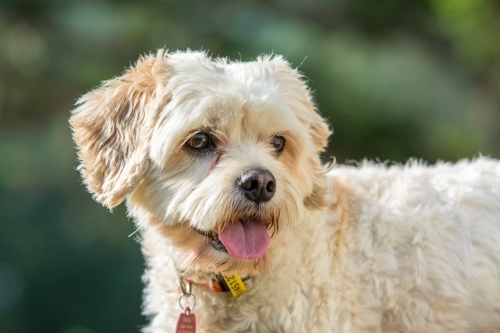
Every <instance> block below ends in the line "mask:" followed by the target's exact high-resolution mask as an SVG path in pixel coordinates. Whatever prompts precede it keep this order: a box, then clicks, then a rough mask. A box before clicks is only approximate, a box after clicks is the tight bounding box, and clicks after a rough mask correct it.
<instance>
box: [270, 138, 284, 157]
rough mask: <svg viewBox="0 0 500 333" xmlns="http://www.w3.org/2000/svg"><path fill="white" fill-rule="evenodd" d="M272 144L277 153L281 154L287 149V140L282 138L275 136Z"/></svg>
mask: <svg viewBox="0 0 500 333" xmlns="http://www.w3.org/2000/svg"><path fill="white" fill-rule="evenodd" d="M272 144H273V147H274V149H275V150H276V153H278V154H279V153H281V152H282V151H283V148H285V138H284V137H282V136H275V137H273V140H272Z"/></svg>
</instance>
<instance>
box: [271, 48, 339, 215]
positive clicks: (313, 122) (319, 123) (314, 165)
mask: <svg viewBox="0 0 500 333" xmlns="http://www.w3.org/2000/svg"><path fill="white" fill-rule="evenodd" d="M268 60H269V62H270V64H271V65H272V66H273V68H274V69H275V70H276V71H277V72H278V73H280V74H281V77H279V80H280V82H283V83H284V84H286V82H289V83H290V84H289V85H288V86H287V89H286V92H287V93H289V94H290V95H289V96H286V97H285V99H286V101H287V102H288V103H291V104H290V106H291V108H292V109H293V110H294V112H295V115H296V116H297V118H298V119H299V120H300V121H301V122H302V123H303V124H304V125H305V126H307V128H308V129H309V136H310V138H311V141H312V144H313V146H314V150H315V151H314V153H313V154H311V155H310V156H309V157H308V163H307V165H308V168H309V170H308V172H307V174H309V175H310V176H311V180H312V192H311V193H310V194H309V195H308V196H307V197H306V198H305V199H304V204H305V205H306V207H308V208H309V209H320V208H323V207H325V206H326V205H327V201H326V193H327V189H326V180H325V173H326V170H327V168H328V167H325V166H322V165H321V160H320V157H319V154H320V153H321V152H322V151H324V150H325V148H326V145H327V143H328V137H329V136H330V134H331V133H332V132H331V131H330V129H329V127H328V124H327V122H326V121H325V120H324V119H323V118H322V117H321V116H320V115H319V113H318V111H317V109H316V106H315V104H314V101H313V98H312V93H311V91H310V89H309V87H308V86H307V84H306V82H305V79H304V77H303V76H302V74H301V73H300V72H299V71H298V70H297V69H295V68H292V67H291V66H290V64H289V63H288V62H287V61H286V60H284V59H283V57H281V56H274V57H272V58H271V57H270V58H268Z"/></svg>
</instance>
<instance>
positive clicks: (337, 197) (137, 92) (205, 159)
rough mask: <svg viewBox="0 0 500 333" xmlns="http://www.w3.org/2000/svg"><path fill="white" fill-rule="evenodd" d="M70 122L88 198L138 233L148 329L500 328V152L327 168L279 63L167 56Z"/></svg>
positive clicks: (146, 60) (320, 143) (322, 137)
mask: <svg viewBox="0 0 500 333" xmlns="http://www.w3.org/2000/svg"><path fill="white" fill-rule="evenodd" d="M70 122H71V125H72V127H73V134H74V139H75V141H76V143H77V145H78V147H79V158H80V161H81V166H80V171H81V173H82V176H83V179H84V182H85V184H86V185H87V187H88V189H89V191H90V192H91V193H92V194H93V195H94V197H95V199H96V200H97V201H99V202H101V203H102V204H104V205H106V206H108V207H109V208H113V207H115V206H116V205H118V204H120V203H121V202H122V201H123V200H124V199H127V206H128V209H129V212H130V215H132V216H133V217H134V218H135V221H136V223H137V226H138V228H139V230H140V235H141V237H140V240H141V244H142V249H143V252H144V255H145V257H146V261H147V270H146V273H145V274H144V281H145V283H146V289H145V294H144V313H145V314H146V315H147V316H150V318H151V322H150V324H149V326H147V327H146V328H145V329H144V332H174V331H176V330H177V332H192V331H194V329H195V326H196V329H197V332H260V333H263V332H370V333H374V332H423V333H431V332H499V331H500V163H499V162H497V161H494V160H491V159H488V158H484V157H481V158H478V159H476V160H474V161H461V162H459V163H457V164H455V165H452V164H447V163H438V164H437V165H435V166H426V165H423V164H422V163H418V162H409V163H408V164H407V165H404V166H401V165H394V166H386V165H376V164H372V163H369V162H365V163H362V164H361V165H360V166H359V167H347V166H334V167H330V168H328V167H325V166H323V165H322V164H321V162H320V159H319V153H320V152H321V151H323V149H324V148H325V145H326V143H327V138H328V136H329V134H330V130H329V129H328V126H327V124H326V123H325V122H324V120H323V119H322V118H321V117H320V116H319V115H318V114H317V112H316V109H315V106H314V104H313V101H312V99H311V94H310V91H309V90H308V88H307V87H306V84H305V83H304V80H303V79H302V77H301V75H300V74H299V73H298V71H297V70H296V69H293V68H291V67H290V65H289V64H288V63H287V62H286V61H285V60H283V58H282V57H279V56H274V57H271V56H269V57H260V58H258V59H257V60H256V61H255V62H249V63H241V62H229V61H227V60H226V59H211V58H210V57H208V56H207V54H206V53H203V52H190V51H188V52H175V53H166V52H164V51H163V50H160V51H158V52H157V53H156V54H154V55H148V56H145V57H143V58H141V59H140V60H139V61H138V63H137V64H136V65H135V66H132V67H131V68H130V69H129V70H127V71H126V72H125V74H123V75H122V76H120V77H117V78H115V79H112V80H109V81H106V82H104V84H103V85H102V86H101V87H99V88H97V89H95V90H94V91H91V92H90V93H88V94H86V95H85V96H83V97H82V98H81V99H80V100H79V101H78V106H77V108H76V109H75V110H74V111H73V115H72V117H71V120H70ZM328 169H330V170H328ZM239 279H241V280H242V281H243V282H241V281H240V280H239ZM179 284H180V285H181V286H182V288H180V287H179ZM243 284H244V285H245V286H243ZM191 286H192V289H190V287H191ZM221 288H222V289H224V288H229V289H231V292H217V291H220V289H221ZM245 288H246V291H244V292H242V291H243V289H245ZM180 290H182V296H180ZM232 293H234V294H235V295H238V294H239V295H238V296H236V297H234V296H232ZM179 303H180V304H179ZM194 316H195V317H194ZM176 325H177V326H176ZM176 327H177V328H176Z"/></svg>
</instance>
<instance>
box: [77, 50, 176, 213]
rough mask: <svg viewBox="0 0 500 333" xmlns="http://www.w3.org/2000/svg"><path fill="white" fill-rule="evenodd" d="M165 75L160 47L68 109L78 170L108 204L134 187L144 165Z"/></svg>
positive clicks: (164, 58) (162, 97)
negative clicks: (76, 148)
mask: <svg viewBox="0 0 500 333" xmlns="http://www.w3.org/2000/svg"><path fill="white" fill-rule="evenodd" d="M169 76H170V73H169V68H168V64H167V55H166V54H165V52H164V51H163V50H159V51H158V52H157V54H156V55H148V56H145V57H142V58H140V59H139V61H138V62H137V64H136V65H135V66H132V67H130V68H129V69H128V70H127V71H126V72H125V73H124V74H123V75H122V76H120V77H117V78H115V79H112V80H109V81H105V82H103V84H102V85H101V86H100V87H99V88H97V89H95V90H93V91H91V92H89V93H87V94H86V95H84V96H82V97H81V98H80V99H79V100H78V102H77V107H76V109H74V110H73V111H72V116H71V118H70V124H71V126H72V129H73V138H74V140H75V142H76V144H77V146H78V157H79V159H80V162H81V164H80V166H79V170H80V172H81V174H82V177H83V180H84V182H85V184H86V185H87V188H88V189H89V191H90V192H91V193H92V194H93V195H94V198H95V199H96V200H97V201H99V202H101V203H102V204H103V205H105V206H107V207H109V208H110V209H111V208H113V207H115V206H117V205H118V204H120V203H121V202H122V201H123V200H124V198H125V197H126V196H127V194H129V193H130V192H132V191H133V189H134V188H135V187H136V186H137V185H138V184H139V182H140V181H141V179H142V178H143V175H144V173H145V171H146V170H147V169H148V160H149V159H148V142H149V139H150V137H151V135H152V131H153V126H154V122H155V120H156V119H157V116H158V112H159V110H160V108H161V107H162V106H163V105H164V104H165V103H166V102H167V101H166V99H167V97H166V95H167V94H166V92H165V90H166V88H165V86H166V84H167V81H168V77H169Z"/></svg>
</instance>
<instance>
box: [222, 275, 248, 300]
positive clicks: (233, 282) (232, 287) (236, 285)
mask: <svg viewBox="0 0 500 333" xmlns="http://www.w3.org/2000/svg"><path fill="white" fill-rule="evenodd" d="M223 277H224V281H226V284H227V287H228V288H229V291H230V292H231V294H233V296H234V297H236V296H238V295H239V294H242V293H243V292H245V290H247V287H245V284H244V283H243V281H242V280H241V278H240V276H239V275H238V274H236V273H234V274H233V275H229V276H223Z"/></svg>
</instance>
